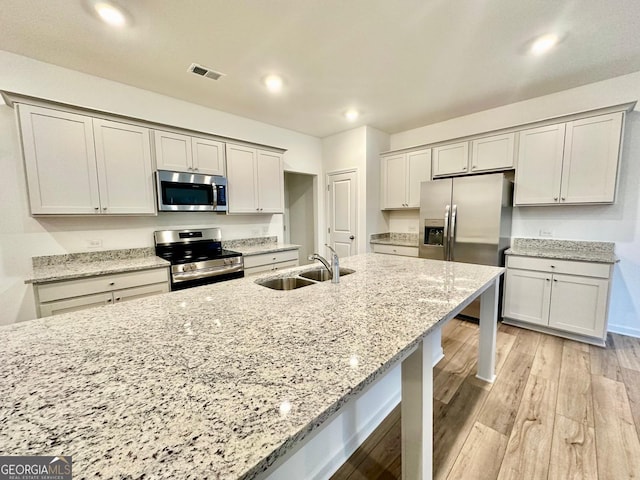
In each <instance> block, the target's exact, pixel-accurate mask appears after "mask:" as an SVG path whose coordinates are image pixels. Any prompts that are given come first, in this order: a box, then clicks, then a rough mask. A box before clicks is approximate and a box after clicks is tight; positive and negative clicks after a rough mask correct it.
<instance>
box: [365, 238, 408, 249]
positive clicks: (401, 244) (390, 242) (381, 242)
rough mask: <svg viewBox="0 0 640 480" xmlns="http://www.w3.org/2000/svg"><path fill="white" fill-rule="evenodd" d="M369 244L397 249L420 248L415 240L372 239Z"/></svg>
mask: <svg viewBox="0 0 640 480" xmlns="http://www.w3.org/2000/svg"><path fill="white" fill-rule="evenodd" d="M369 243H373V244H377V245H393V246H395V247H416V248H418V242H417V241H414V240H399V239H395V238H380V239H372V240H370V241H369Z"/></svg>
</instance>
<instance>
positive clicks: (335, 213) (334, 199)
mask: <svg viewBox="0 0 640 480" xmlns="http://www.w3.org/2000/svg"><path fill="white" fill-rule="evenodd" d="M327 177H328V185H329V190H328V194H329V201H328V205H329V218H328V224H329V232H328V233H329V245H331V246H332V247H333V248H334V249H335V250H336V252H337V253H338V256H339V257H341V258H342V257H348V256H350V255H355V254H357V253H358V244H357V238H358V216H357V212H358V210H357V201H358V197H357V191H358V174H357V172H356V171H355V170H351V171H348V172H340V173H333V174H329V175H328V176H327ZM321 250H322V249H321Z"/></svg>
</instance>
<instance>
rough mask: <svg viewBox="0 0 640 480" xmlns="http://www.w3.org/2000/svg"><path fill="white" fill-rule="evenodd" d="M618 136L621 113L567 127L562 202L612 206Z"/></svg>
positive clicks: (578, 122)
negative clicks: (608, 204)
mask: <svg viewBox="0 0 640 480" xmlns="http://www.w3.org/2000/svg"><path fill="white" fill-rule="evenodd" d="M621 134H622V112H618V113H614V114H611V115H600V116H598V117H591V118H585V119H582V120H575V121H573V122H569V123H567V129H566V132H565V146H564V162H563V164H562V187H561V191H560V200H561V202H564V203H613V202H614V200H615V190H616V179H617V175H618V158H619V156H620V138H621Z"/></svg>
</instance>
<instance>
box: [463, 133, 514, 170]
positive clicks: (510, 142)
mask: <svg viewBox="0 0 640 480" xmlns="http://www.w3.org/2000/svg"><path fill="white" fill-rule="evenodd" d="M515 136H516V134H515V133H507V134H504V135H493V136H491V137H484V138H478V139H477V140H472V141H471V173H475V172H484V171H491V170H507V169H510V168H513V158H514V156H515Z"/></svg>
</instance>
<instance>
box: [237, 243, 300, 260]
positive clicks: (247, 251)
mask: <svg viewBox="0 0 640 480" xmlns="http://www.w3.org/2000/svg"><path fill="white" fill-rule="evenodd" d="M299 249H300V245H296V244H293V243H283V244H276V245H273V244H272V245H258V246H251V247H235V248H232V249H231V250H233V251H234V252H239V253H242V256H243V257H251V256H253V255H263V254H265V253H273V252H286V251H287V250H299Z"/></svg>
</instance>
